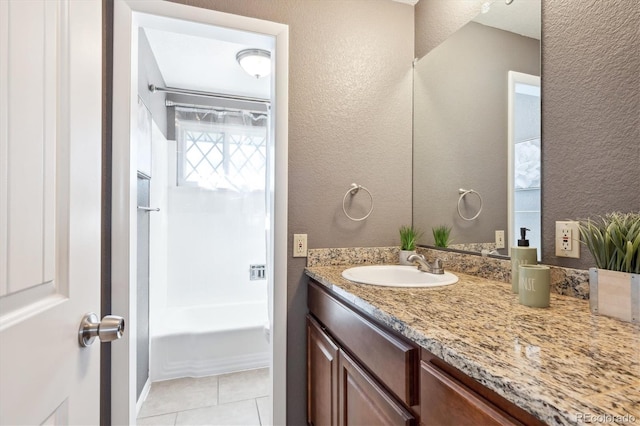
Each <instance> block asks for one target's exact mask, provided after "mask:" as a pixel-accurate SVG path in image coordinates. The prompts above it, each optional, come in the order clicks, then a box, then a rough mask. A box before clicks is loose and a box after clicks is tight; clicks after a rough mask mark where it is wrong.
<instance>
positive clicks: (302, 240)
mask: <svg viewBox="0 0 640 426" xmlns="http://www.w3.org/2000/svg"><path fill="white" fill-rule="evenodd" d="M293 257H307V234H293Z"/></svg>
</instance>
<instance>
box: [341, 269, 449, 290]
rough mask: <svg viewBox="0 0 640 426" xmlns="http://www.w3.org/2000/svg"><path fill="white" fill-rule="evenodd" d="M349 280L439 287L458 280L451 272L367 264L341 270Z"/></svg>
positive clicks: (391, 285)
mask: <svg viewBox="0 0 640 426" xmlns="http://www.w3.org/2000/svg"><path fill="white" fill-rule="evenodd" d="M342 276H343V277H344V278H346V279H348V280H349V281H355V282H357V283H361V284H371V285H379V286H385V287H439V286H443V285H451V284H455V283H456V282H458V277H457V276H455V275H453V274H452V273H451V272H445V273H444V274H442V275H438V274H430V273H428V272H422V271H419V270H418V268H416V267H415V266H402V265H369V266H357V267H355V268H349V269H345V270H344V271H342Z"/></svg>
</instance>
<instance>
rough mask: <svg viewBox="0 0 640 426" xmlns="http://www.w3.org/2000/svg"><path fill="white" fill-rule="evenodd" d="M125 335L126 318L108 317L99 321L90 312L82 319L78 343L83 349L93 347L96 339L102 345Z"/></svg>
mask: <svg viewBox="0 0 640 426" xmlns="http://www.w3.org/2000/svg"><path fill="white" fill-rule="evenodd" d="M123 333H124V318H122V317H119V316H116V315H107V316H105V317H104V318H102V321H98V316H97V315H96V314H94V313H93V312H89V313H87V314H85V315H84V317H82V321H81V322H80V329H79V330H78V343H80V346H82V347H83V348H86V347H87V346H89V345H91V344H92V343H93V341H94V339H95V338H96V337H98V338H99V339H100V341H101V342H102V343H105V342H111V341H113V340H117V339H119V338H121V337H122V334H123Z"/></svg>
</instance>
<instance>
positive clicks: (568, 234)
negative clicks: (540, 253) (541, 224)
mask: <svg viewBox="0 0 640 426" xmlns="http://www.w3.org/2000/svg"><path fill="white" fill-rule="evenodd" d="M556 256H558V257H572V258H574V259H579V258H580V231H579V230H578V222H575V221H557V222H556Z"/></svg>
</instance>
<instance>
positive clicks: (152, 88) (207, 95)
mask: <svg viewBox="0 0 640 426" xmlns="http://www.w3.org/2000/svg"><path fill="white" fill-rule="evenodd" d="M149 91H150V92H151V93H154V92H166V93H175V94H179V95H192V96H201V97H203V98H215V99H230V100H234V101H244V102H255V103H260V104H267V105H270V104H271V101H270V100H269V99H262V98H252V97H249V96H236V95H225V94H224V93H212V92H202V91H200V90H186V89H178V88H175V87H159V86H156V85H155V84H150V85H149Z"/></svg>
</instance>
